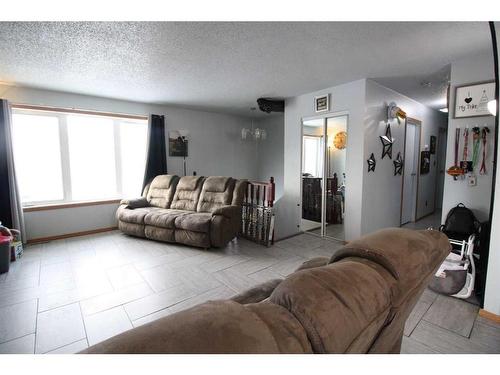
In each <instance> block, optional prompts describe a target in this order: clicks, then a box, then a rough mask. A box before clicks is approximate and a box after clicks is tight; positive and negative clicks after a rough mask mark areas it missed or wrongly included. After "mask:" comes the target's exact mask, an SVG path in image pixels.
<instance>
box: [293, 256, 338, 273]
mask: <svg viewBox="0 0 500 375" xmlns="http://www.w3.org/2000/svg"><path fill="white" fill-rule="evenodd" d="M329 260H330V258H328V257H316V258H312V259H309V260H306V261H305V262H304V263H302V264H301V265H300V267H299V268H297V269H296V270H295V272H297V271H300V270H307V269H309V268H316V267H323V266H326V265H327V264H328V262H329Z"/></svg>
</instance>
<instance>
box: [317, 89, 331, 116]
mask: <svg viewBox="0 0 500 375" xmlns="http://www.w3.org/2000/svg"><path fill="white" fill-rule="evenodd" d="M329 110H330V94H326V95H321V96H315V97H314V112H316V113H321V112H328V111H329Z"/></svg>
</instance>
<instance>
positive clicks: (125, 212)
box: [118, 207, 159, 224]
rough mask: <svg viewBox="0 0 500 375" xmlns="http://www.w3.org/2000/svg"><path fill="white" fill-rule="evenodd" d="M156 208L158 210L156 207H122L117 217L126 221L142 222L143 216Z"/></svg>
mask: <svg viewBox="0 0 500 375" xmlns="http://www.w3.org/2000/svg"><path fill="white" fill-rule="evenodd" d="M157 210H159V208H157V207H142V208H136V209H133V210H131V209H129V208H124V209H122V210H120V212H119V214H118V219H119V220H120V221H124V222H126V223H133V224H144V218H145V217H146V215H147V214H149V213H151V212H154V211H157Z"/></svg>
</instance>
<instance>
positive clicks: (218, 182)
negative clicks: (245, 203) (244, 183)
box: [203, 176, 232, 193]
mask: <svg viewBox="0 0 500 375" xmlns="http://www.w3.org/2000/svg"><path fill="white" fill-rule="evenodd" d="M231 180H232V178H231V177H223V176H210V177H207V179H206V180H205V183H204V184H203V190H205V191H210V192H214V193H223V192H224V191H226V189H227V186H228V184H229V182H230V181H231Z"/></svg>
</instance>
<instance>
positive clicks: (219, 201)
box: [196, 176, 235, 212]
mask: <svg viewBox="0 0 500 375" xmlns="http://www.w3.org/2000/svg"><path fill="white" fill-rule="evenodd" d="M234 183H235V180H234V179H232V178H231V177H220V176H211V177H207V179H206V180H205V182H204V183H203V189H202V190H201V195H200V199H199V201H198V207H197V209H196V210H197V211H198V212H213V211H215V210H216V209H217V208H219V207H222V206H227V205H230V204H231V201H232V199H233V190H234Z"/></svg>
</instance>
